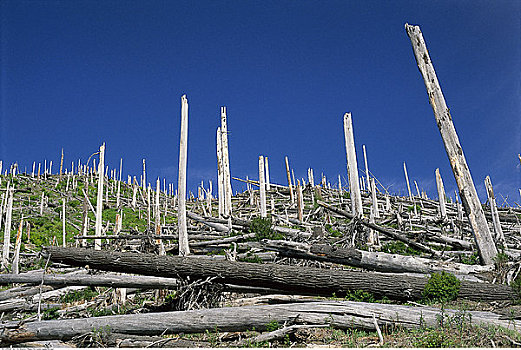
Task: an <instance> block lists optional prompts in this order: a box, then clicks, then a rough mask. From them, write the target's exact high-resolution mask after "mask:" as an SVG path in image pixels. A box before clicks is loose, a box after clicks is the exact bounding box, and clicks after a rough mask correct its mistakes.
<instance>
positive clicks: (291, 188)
mask: <svg viewBox="0 0 521 350" xmlns="http://www.w3.org/2000/svg"><path fill="white" fill-rule="evenodd" d="M284 160H285V161H286V175H287V177H288V187H289V196H290V198H291V203H294V202H295V197H294V194H293V186H292V185H291V173H290V171H289V160H288V157H287V156H286V157H284Z"/></svg>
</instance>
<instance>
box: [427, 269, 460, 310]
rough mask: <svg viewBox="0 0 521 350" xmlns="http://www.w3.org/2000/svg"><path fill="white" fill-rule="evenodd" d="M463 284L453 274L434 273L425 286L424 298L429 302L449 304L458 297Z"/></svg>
mask: <svg viewBox="0 0 521 350" xmlns="http://www.w3.org/2000/svg"><path fill="white" fill-rule="evenodd" d="M460 285H461V282H460V280H458V279H457V278H456V276H454V275H453V274H450V273H447V272H445V271H442V272H441V273H438V272H436V273H433V274H431V277H430V278H429V281H428V282H427V284H426V285H425V287H424V289H423V293H422V297H423V299H424V300H425V301H427V302H441V303H444V302H448V301H452V300H455V299H456V298H457V297H458V293H459V288H460Z"/></svg>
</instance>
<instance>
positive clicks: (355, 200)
mask: <svg viewBox="0 0 521 350" xmlns="http://www.w3.org/2000/svg"><path fill="white" fill-rule="evenodd" d="M344 137H345V144H346V157H347V175H348V177H349V191H350V193H351V212H352V214H353V215H354V216H360V217H363V216H364V211H363V208H362V196H361V194H360V186H359V184H358V165H357V163H356V151H355V138H354V135H353V122H352V119H351V113H346V114H344Z"/></svg>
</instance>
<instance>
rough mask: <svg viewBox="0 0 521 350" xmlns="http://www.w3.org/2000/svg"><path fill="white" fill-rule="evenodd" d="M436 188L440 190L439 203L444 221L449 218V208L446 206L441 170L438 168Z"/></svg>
mask: <svg viewBox="0 0 521 350" xmlns="http://www.w3.org/2000/svg"><path fill="white" fill-rule="evenodd" d="M436 187H437V188H438V201H439V203H440V216H441V218H442V219H444V218H446V217H447V207H446V205H445V187H444V186H443V180H442V178H441V175H440V169H439V168H436Z"/></svg>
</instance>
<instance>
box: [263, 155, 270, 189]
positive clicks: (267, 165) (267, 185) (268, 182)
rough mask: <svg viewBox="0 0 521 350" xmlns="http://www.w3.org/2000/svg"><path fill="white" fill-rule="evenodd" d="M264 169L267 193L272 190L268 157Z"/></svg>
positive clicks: (265, 159)
mask: <svg viewBox="0 0 521 350" xmlns="http://www.w3.org/2000/svg"><path fill="white" fill-rule="evenodd" d="M264 169H265V170H266V191H269V190H271V186H270V167H269V164H268V157H264Z"/></svg>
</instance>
